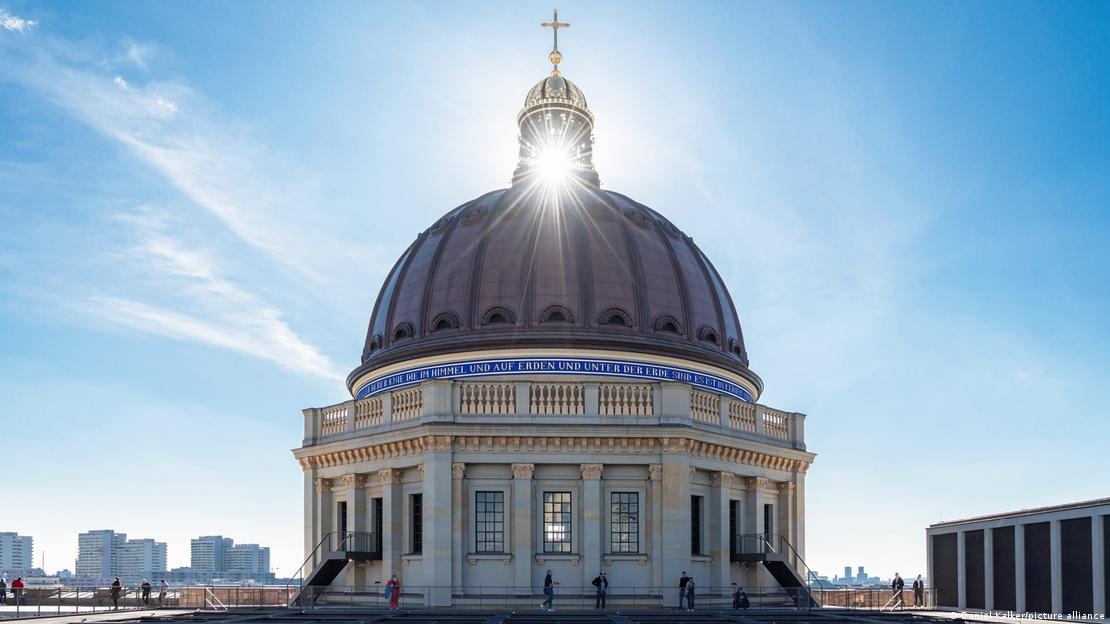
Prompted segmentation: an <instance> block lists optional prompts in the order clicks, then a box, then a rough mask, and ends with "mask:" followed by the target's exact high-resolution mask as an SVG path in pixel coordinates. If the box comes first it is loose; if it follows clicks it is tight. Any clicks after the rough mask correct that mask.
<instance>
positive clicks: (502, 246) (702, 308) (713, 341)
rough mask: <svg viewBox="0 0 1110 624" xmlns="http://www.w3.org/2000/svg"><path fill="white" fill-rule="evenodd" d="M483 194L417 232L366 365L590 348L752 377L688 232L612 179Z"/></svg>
mask: <svg viewBox="0 0 1110 624" xmlns="http://www.w3.org/2000/svg"><path fill="white" fill-rule="evenodd" d="M559 195H560V197H559V198H558V200H557V201H556V200H553V198H552V196H551V194H550V192H548V191H545V190H544V189H543V188H542V187H536V186H534V185H526V184H521V185H514V186H513V187H512V188H509V189H503V190H497V191H493V192H490V193H487V194H485V195H483V196H481V197H479V198H477V199H474V200H472V201H470V202H467V203H465V204H463V205H462V206H459V207H458V208H455V209H454V210H452V211H450V212H448V213H447V214H446V215H444V216H443V217H442V218H440V219H439V220H438V221H436V223H435V224H434V225H432V226H431V227H430V228H428V229H427V230H425V231H424V232H422V233H421V234H420V235H419V236H418V237H417V238H416V240H415V241H414V242H413V243H412V244H411V245H409V247H408V249H407V250H405V252H404V253H403V254H402V255H401V258H400V259H399V260H398V261H397V263H396V264H395V265H394V266H393V269H392V270H391V271H390V272H389V275H388V277H387V278H386V280H385V283H384V284H383V285H382V289H381V292H380V293H379V294H378V298H377V302H376V303H375V304H374V310H373V314H372V315H371V318H370V327H369V330H368V331H367V334H366V343H365V347H364V349H363V352H362V365H361V366H360V367H359V368H357V369H356V370H355V371H353V372H352V373H351V375H350V376H349V377H348V385H349V386H350V385H351V384H353V383H354V382H355V380H357V379H358V378H360V377H361V376H362V375H364V374H365V373H367V372H369V371H371V370H374V369H377V368H380V367H382V366H385V365H388V364H392V363H395V362H398V361H402V360H408V359H412V358H416V357H423V356H428V355H439V354H445V353H453V352H464V351H471V350H477V349H496V348H536V347H539V348H544V347H547V348H550V347H571V348H593V349H619V350H621V351H626V352H627V351H630V352H638V353H649V354H656V355H669V356H673V357H681V358H685V359H688V360H692V361H697V362H702V363H705V364H710V365H713V366H719V367H722V368H725V369H726V370H730V371H733V372H735V373H737V374H739V375H741V376H743V377H745V378H747V379H749V380H751V381H752V383H753V384H754V386H755V387H756V388H757V389H759V390H762V387H763V385H762V382H761V381H760V379H759V377H758V376H757V375H755V373H753V372H751V371H750V370H749V369H748V355H747V351H746V350H745V347H744V337H743V333H742V332H741V329H740V321H739V318H738V317H737V314H736V308H735V306H734V305H733V303H732V298H731V297H730V296H729V293H728V290H727V289H726V288H725V285H724V282H723V281H722V280H721V277H720V275H719V274H718V273H717V271H716V269H714V268H713V265H712V264H711V263H710V262H709V259H708V258H706V257H705V254H703V253H702V252H701V250H700V249H698V247H697V245H695V244H694V242H693V240H691V239H690V237H689V236H687V235H686V234H684V233H683V232H682V231H680V230H679V229H678V228H677V227H675V226H674V225H673V224H672V223H671V222H670V221H668V220H667V219H666V218H664V217H663V216H662V215H660V214H659V213H657V212H655V211H654V210H652V209H650V208H647V207H646V206H643V205H641V204H638V203H636V202H635V201H633V200H631V199H629V198H628V197H625V196H624V195H621V194H619V193H614V192H612V191H605V190H601V189H599V188H596V187H592V186H589V185H572V186H570V187H569V188H565V189H562V190H560V191H559Z"/></svg>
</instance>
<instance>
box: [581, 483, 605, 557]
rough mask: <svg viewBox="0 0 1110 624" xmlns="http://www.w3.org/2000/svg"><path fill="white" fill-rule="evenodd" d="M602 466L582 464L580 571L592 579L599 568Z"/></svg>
mask: <svg viewBox="0 0 1110 624" xmlns="http://www.w3.org/2000/svg"><path fill="white" fill-rule="evenodd" d="M604 469H605V467H604V465H602V464H582V465H581V466H579V468H578V472H579V474H580V475H581V476H582V538H581V539H582V570H583V574H584V575H585V576H584V578H593V577H592V576H590V575H591V574H594V575H596V574H597V573H598V572H600V571H601V570H602V567H601V475H602V472H603V471H604Z"/></svg>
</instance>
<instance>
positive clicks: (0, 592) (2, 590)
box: [0, 576, 8, 605]
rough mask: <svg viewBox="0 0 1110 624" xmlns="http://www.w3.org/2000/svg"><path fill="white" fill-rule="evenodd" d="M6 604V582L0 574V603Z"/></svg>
mask: <svg viewBox="0 0 1110 624" xmlns="http://www.w3.org/2000/svg"><path fill="white" fill-rule="evenodd" d="M6 604H8V582H7V580H5V579H4V577H2V576H0V605H6Z"/></svg>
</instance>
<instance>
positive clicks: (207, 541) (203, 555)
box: [190, 535, 234, 578]
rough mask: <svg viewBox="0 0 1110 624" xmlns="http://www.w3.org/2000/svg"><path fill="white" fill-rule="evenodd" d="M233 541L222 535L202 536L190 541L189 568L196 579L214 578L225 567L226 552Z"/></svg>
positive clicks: (221, 572)
mask: <svg viewBox="0 0 1110 624" xmlns="http://www.w3.org/2000/svg"><path fill="white" fill-rule="evenodd" d="M233 544H234V541H232V540H231V538H227V537H224V536H222V535H204V536H201V537H198V538H195V539H193V540H192V553H191V557H190V567H192V568H193V573H194V574H196V575H197V577H198V578H215V577H217V576H220V575H221V574H223V572H224V570H225V568H226V567H227V552H228V551H229V550H231V547H232V545H233Z"/></svg>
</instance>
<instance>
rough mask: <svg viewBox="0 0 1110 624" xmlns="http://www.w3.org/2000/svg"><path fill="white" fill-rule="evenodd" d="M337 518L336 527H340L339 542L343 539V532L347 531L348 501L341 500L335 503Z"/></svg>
mask: <svg viewBox="0 0 1110 624" xmlns="http://www.w3.org/2000/svg"><path fill="white" fill-rule="evenodd" d="M335 518H336V520H337V522H336V527H337V528H338V529H339V533H340V535H339V539H338V540H337V541H336V542H335V543H336V544H338V543H339V542H341V541H343V535H342V534H343V533H346V532H347V501H339V502H338V503H336V505H335Z"/></svg>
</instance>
